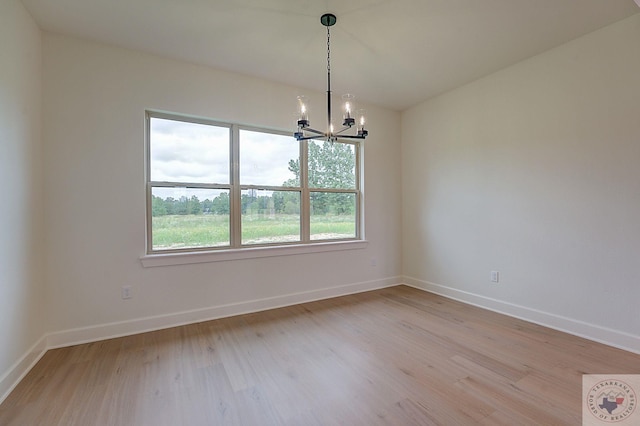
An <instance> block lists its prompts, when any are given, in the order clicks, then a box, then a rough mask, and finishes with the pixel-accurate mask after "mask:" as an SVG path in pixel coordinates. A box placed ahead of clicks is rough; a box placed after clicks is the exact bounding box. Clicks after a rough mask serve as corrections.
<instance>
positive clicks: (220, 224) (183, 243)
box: [151, 187, 230, 250]
mask: <svg viewBox="0 0 640 426" xmlns="http://www.w3.org/2000/svg"><path fill="white" fill-rule="evenodd" d="M229 207H230V203H229V190H219V189H199V188H198V189H194V188H160V187H153V188H152V189H151V216H152V217H151V219H152V222H151V229H152V236H151V239H152V242H153V250H175V249H184V248H201V247H219V246H228V245H229V244H230V242H229V235H230V234H229Z"/></svg>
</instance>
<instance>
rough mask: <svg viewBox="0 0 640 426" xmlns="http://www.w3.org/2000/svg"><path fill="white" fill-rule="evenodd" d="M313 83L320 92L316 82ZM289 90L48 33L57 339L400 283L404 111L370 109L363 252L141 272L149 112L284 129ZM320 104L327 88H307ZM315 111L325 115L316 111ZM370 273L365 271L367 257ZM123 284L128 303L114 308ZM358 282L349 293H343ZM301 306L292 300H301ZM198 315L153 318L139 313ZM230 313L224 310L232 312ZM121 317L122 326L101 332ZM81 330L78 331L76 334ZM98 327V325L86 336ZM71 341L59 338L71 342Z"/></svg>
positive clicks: (50, 274) (289, 112)
mask: <svg viewBox="0 0 640 426" xmlns="http://www.w3.org/2000/svg"><path fill="white" fill-rule="evenodd" d="M322 78H323V77H322V75H319V76H318V83H319V86H320V87H319V89H320V90H321V89H322V87H321V86H322V85H323V84H324V80H322ZM299 93H300V91H299V90H298V89H296V88H293V87H289V86H285V85H280V84H274V83H269V82H265V81H262V80H258V79H254V78H250V77H245V76H241V75H238V74H232V73H227V72H222V71H216V70H212V69H208V68H205V67H201V66H196V65H191V64H187V63H184V62H177V61H173V60H168V59H164V58H161V57H156V56H152V55H148V54H144V53H140V52H134V51H129V50H124V49H120V48H115V47H108V46H105V45H100V44H96V43H92V42H89V41H82V40H78V39H74V38H68V37H64V36H59V35H53V34H45V36H44V104H43V105H44V109H43V114H44V134H45V142H46V149H45V152H46V160H45V174H46V177H47V179H46V191H45V192H46V195H45V200H46V204H47V209H46V212H47V215H46V227H47V231H48V234H47V237H48V238H47V241H48V242H47V246H46V249H47V252H48V254H49V256H48V261H47V267H46V271H47V284H48V286H49V289H50V291H49V295H50V297H49V298H48V300H47V303H48V305H49V307H50V309H49V312H50V315H49V316H48V318H47V325H48V329H47V331H49V332H62V334H63V336H62V337H60V338H55V339H53V344H54V345H55V344H64V343H68V341H69V339H71V340H73V339H82V338H84V337H86V338H94V337H97V336H99V335H100V333H103V334H104V333H116V334H117V333H119V332H131V331H136V330H139V329H142V328H144V327H147V326H149V327H152V326H154V325H158V324H159V323H168V322H170V321H172V320H176V319H183V320H187V319H193V318H197V317H198V316H206V315H209V314H211V313H214V314H215V313H216V312H220V311H216V310H215V309H213V310H207V309H208V308H212V307H223V306H226V305H229V304H241V305H242V306H240V307H239V308H238V309H237V310H242V309H246V308H252V307H254V306H257V305H251V304H248V305H247V303H246V302H251V301H255V300H262V301H264V300H265V299H266V302H264V303H262V305H260V306H270V305H277V304H279V303H286V302H287V301H291V300H297V299H296V298H293V299H287V297H286V296H288V295H292V294H296V293H303V292H309V293H308V294H307V295H306V296H304V295H303V296H300V297H299V298H302V299H304V298H305V297H307V296H308V297H319V296H322V295H328V294H332V290H327V289H329V288H331V287H337V286H347V287H345V288H344V289H341V290H336V293H340V292H341V291H350V290H357V289H362V288H368V287H376V286H381V285H389V284H395V283H397V282H399V280H400V275H401V227H400V214H401V213H400V200H401V194H400V192H399V191H398V188H399V186H400V153H399V150H398V146H399V140H397V139H396V136H397V135H398V134H399V128H400V115H399V113H395V112H391V111H388V110H385V109H381V108H377V107H375V106H367V109H368V112H369V121H370V123H371V128H370V133H371V136H370V138H368V139H367V141H366V142H365V144H366V147H365V176H366V178H365V198H366V236H367V239H368V241H369V244H368V246H367V248H365V249H359V250H349V251H341V252H330V253H317V254H306V255H295V256H283V257H270V258H263V259H252V260H236V261H230V262H215V263H202V264H194V265H181V266H166V267H157V268H143V267H142V266H141V264H140V260H139V257H140V256H141V255H143V254H144V250H145V248H144V243H145V189H144V175H143V164H144V161H143V152H144V141H143V137H144V132H143V131H144V112H145V109H147V108H150V109H158V110H166V111H174V112H179V113H184V114H191V115H196V116H204V117H211V118H214V119H219V120H228V121H236V122H242V123H247V124H252V125H257V126H267V127H272V128H281V129H290V128H291V124H292V122H293V118H294V115H293V114H294V113H295V99H296V96H297V95H298V94H299ZM311 97H312V98H313V99H312V100H314V101H316V102H318V103H319V104H320V105H322V102H323V95H322V93H317V94H312V95H311ZM318 109H319V110H321V108H318ZM372 258H376V259H377V266H375V267H372V266H371V259H372ZM122 285H131V286H132V287H133V288H132V290H133V298H132V299H130V300H121V298H120V287H121V286H122ZM351 285H355V286H351ZM299 298H298V299H299ZM199 309H204V311H200V312H197V313H196V314H194V315H192V316H189V315H183V316H180V315H178V316H175V317H170V318H168V319H165V320H160V321H159V322H153V321H152V322H151V323H149V322H144V321H139V320H141V319H142V318H147V317H155V316H164V315H172V314H176V313H180V312H188V311H192V310H199ZM231 311H234V309H231V310H230V311H225V312H231ZM122 321H125V322H127V321H129V322H130V324H129V325H126V324H125V325H124V326H123V327H116V326H113V327H106V328H104V327H103V328H101V325H105V324H110V323H114V322H122ZM83 327H85V328H86V327H88V328H89V332H88V333H85V334H83V333H82V332H80V331H78V330H75V331H74V330H73V329H76V328H83ZM92 327H95V329H92ZM65 333H66V334H65Z"/></svg>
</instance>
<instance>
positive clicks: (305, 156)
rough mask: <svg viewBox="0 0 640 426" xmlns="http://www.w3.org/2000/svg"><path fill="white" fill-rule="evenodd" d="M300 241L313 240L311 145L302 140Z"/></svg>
mask: <svg viewBox="0 0 640 426" xmlns="http://www.w3.org/2000/svg"><path fill="white" fill-rule="evenodd" d="M300 187H301V193H300V241H302V242H303V243H308V242H309V241H310V240H311V237H310V235H311V225H310V209H311V207H310V206H311V203H310V201H309V145H308V142H307V141H300Z"/></svg>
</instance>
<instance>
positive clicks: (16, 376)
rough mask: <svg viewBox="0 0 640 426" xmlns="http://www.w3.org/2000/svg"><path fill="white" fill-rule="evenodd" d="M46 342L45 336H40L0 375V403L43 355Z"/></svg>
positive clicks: (45, 349)
mask: <svg viewBox="0 0 640 426" xmlns="http://www.w3.org/2000/svg"><path fill="white" fill-rule="evenodd" d="M46 343H47V338H46V336H42V337H41V338H40V339H38V341H37V342H36V343H35V344H34V345H33V346H32V347H31V348H30V349H29V350H28V351H27V352H26V353H25V354H24V355H23V356H22V358H20V359H19V360H18V361H17V362H16V363H15V364H13V365H12V366H11V367H10V368H9V370H7V372H6V373H5V374H4V375H2V377H0V404H2V401H4V400H5V399H6V398H7V396H9V394H10V393H11V391H12V390H13V389H14V388H15V387H16V386H17V385H18V383H20V380H22V379H23V378H24V376H26V375H27V373H28V372H29V371H31V369H32V368H33V366H34V365H36V363H37V362H38V361H39V360H40V358H42V355H44V354H45V352H46V351H47V349H48V348H47V344H46Z"/></svg>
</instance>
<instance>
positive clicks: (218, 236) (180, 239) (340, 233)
mask: <svg viewBox="0 0 640 426" xmlns="http://www.w3.org/2000/svg"><path fill="white" fill-rule="evenodd" d="M152 227H153V249H154V250H170V249H181V248H201V247H221V246H228V245H229V217H228V216H225V215H171V216H156V217H154V218H153V223H152ZM310 227H311V239H312V240H325V239H327V240H328V239H338V238H354V237H355V221H354V218H353V216H312V217H311V223H310ZM299 240H300V218H299V216H297V215H284V214H278V215H271V216H262V215H261V216H258V215H251V216H243V218H242V244H269V243H279V242H293V241H299Z"/></svg>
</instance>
